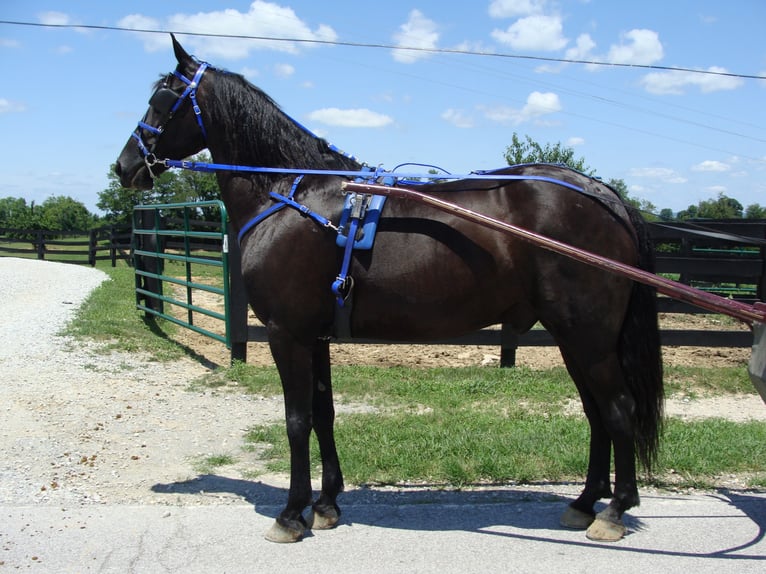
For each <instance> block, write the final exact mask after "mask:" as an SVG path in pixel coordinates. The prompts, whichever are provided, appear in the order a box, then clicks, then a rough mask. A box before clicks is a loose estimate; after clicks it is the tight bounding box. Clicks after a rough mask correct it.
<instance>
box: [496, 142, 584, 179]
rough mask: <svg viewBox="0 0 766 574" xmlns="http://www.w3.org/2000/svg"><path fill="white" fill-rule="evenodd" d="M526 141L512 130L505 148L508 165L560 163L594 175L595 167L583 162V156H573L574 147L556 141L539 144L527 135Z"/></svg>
mask: <svg viewBox="0 0 766 574" xmlns="http://www.w3.org/2000/svg"><path fill="white" fill-rule="evenodd" d="M524 138H525V140H526V141H523V142H522V141H521V140H520V139H519V136H518V134H517V133H516V132H513V137H512V139H511V145H509V146H508V147H507V148H506V149H505V160H506V161H507V162H508V165H518V164H524V163H562V164H564V165H567V166H569V167H571V168H572V169H576V170H577V171H581V172H583V173H584V174H586V175H590V176H592V175H594V174H595V173H596V170H595V169H591V168H590V167H589V166H588V165H586V163H585V158H575V154H574V148H571V147H567V146H564V145H562V144H561V142H557V143H556V144H554V145H551V144H549V143H546V144H545V146H541V145H540V144H539V143H537V142H536V141H535V140H533V139H532V138H531V137H529V136H528V135H525V136H524Z"/></svg>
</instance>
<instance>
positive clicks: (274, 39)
mask: <svg viewBox="0 0 766 574" xmlns="http://www.w3.org/2000/svg"><path fill="white" fill-rule="evenodd" d="M0 24H5V25H9V26H30V27H36V28H66V29H84V30H108V31H116V32H140V33H144V34H177V35H185V36H197V37H202V38H230V39H233V40H259V41H268V42H286V43H298V44H318V45H325V46H345V47H351V48H375V49H384V50H406V51H410V52H427V53H432V54H458V55H465V56H485V57H492V58H509V59H516V60H533V61H537V62H555V63H558V64H582V65H587V66H604V67H613V68H636V69H644V70H659V71H664V72H685V73H689V74H705V75H709V76H724V77H729V78H741V79H749V80H766V76H764V75H760V74H741V73H735V72H721V71H714V70H699V69H695V68H683V67H677V66H658V65H654V64H626V63H619V62H603V61H599V60H578V59H569V58H553V57H547V56H529V55H524V54H509V53H506V52H486V51H482V52H480V51H476V50H465V49H460V48H423V47H419V46H396V45H393V44H382V43H366V42H346V41H341V40H318V39H312V38H279V37H273V36H251V35H248V34H214V33H210V32H183V31H172V30H151V29H147V28H126V27H122V26H104V25H96V24H49V23H42V22H24V21H17V20H0Z"/></svg>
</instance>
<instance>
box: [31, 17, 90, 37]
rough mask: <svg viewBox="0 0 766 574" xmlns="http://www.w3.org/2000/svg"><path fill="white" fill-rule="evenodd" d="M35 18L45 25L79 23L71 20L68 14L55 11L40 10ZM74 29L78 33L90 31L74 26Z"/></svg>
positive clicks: (73, 24)
mask: <svg viewBox="0 0 766 574" xmlns="http://www.w3.org/2000/svg"><path fill="white" fill-rule="evenodd" d="M37 19H38V20H39V22H40V23H41V24H45V25H47V26H76V25H78V24H80V23H81V22H77V21H75V20H73V19H72V17H71V16H69V14H65V13H64V12H55V11H49V12H41V13H40V14H38V15H37ZM75 31H77V32H79V33H80V34H89V33H90V30H88V29H87V28H75Z"/></svg>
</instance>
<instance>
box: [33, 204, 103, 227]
mask: <svg viewBox="0 0 766 574" xmlns="http://www.w3.org/2000/svg"><path fill="white" fill-rule="evenodd" d="M37 209H38V210H39V214H38V215H39V224H40V227H42V228H43V229H50V230H54V231H87V230H89V229H90V228H91V227H93V224H94V223H95V221H96V218H95V217H94V216H93V214H92V213H90V212H89V211H88V208H87V207H85V205H84V204H83V203H81V202H79V201H76V200H74V199H72V198H71V197H64V196H53V197H49V198H48V199H46V200H45V201H44V202H43V203H42V205H40V206H39V208H37Z"/></svg>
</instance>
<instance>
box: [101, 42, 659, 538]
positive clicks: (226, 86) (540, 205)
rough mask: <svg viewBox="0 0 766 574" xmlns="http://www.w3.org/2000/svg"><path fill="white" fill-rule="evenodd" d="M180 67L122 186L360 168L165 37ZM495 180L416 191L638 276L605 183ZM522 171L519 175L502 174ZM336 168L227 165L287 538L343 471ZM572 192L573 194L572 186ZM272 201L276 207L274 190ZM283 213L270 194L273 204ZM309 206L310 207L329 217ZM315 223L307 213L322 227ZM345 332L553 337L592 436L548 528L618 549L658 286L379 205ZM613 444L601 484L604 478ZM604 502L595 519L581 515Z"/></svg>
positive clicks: (530, 174) (640, 240) (631, 499)
mask: <svg viewBox="0 0 766 574" xmlns="http://www.w3.org/2000/svg"><path fill="white" fill-rule="evenodd" d="M173 46H174V50H175V55H176V59H177V60H178V65H177V68H176V69H175V71H174V72H172V73H170V74H168V75H167V76H166V77H164V78H162V79H161V80H160V81H159V82H158V83H157V85H156V91H155V93H154V95H153V96H152V98H151V100H150V107H149V109H148V111H147V113H146V116H145V117H144V119H143V120H142V122H140V123H139V127H138V128H137V130H136V131H135V132H134V134H133V135H132V137H131V138H130V139H129V140H128V142H127V144H126V145H125V148H124V149H123V150H122V153H121V155H120V157H119V159H118V161H117V164H116V168H115V169H116V172H117V174H118V175H119V176H120V179H121V182H122V185H123V186H125V187H133V188H141V189H148V188H151V186H152V181H153V177H155V176H156V175H157V174H159V173H160V172H161V171H163V170H164V169H166V168H167V167H166V165H165V164H164V163H163V162H162V161H158V159H157V158H170V159H181V158H185V157H188V156H190V155H192V154H194V153H196V152H198V151H200V150H202V149H204V148H208V149H209V151H210V153H211V154H212V157H213V160H214V162H216V163H217V164H227V165H238V166H263V167H265V168H286V169H295V168H302V169H307V170H332V171H336V172H337V171H341V172H345V171H348V170H351V171H356V170H360V169H361V168H362V166H361V165H360V164H359V163H357V161H356V160H354V159H352V158H349V157H348V156H346V155H344V154H342V153H339V152H338V151H337V150H335V149H334V148H332V147H331V146H329V145H328V144H327V142H325V141H324V140H322V139H320V138H317V137H315V136H314V135H312V134H311V133H309V132H308V131H307V130H305V128H303V127H302V126H300V125H299V124H298V123H297V122H295V121H294V120H292V119H291V118H290V117H288V116H287V115H285V114H284V113H283V112H282V111H281V110H280V109H279V108H278V107H277V105H276V104H275V103H274V102H273V101H272V100H271V99H270V98H269V97H268V96H267V95H266V94H264V93H263V92H262V91H260V90H259V89H257V88H256V87H254V86H252V85H251V84H249V83H248V82H247V81H246V80H245V79H244V78H243V77H242V76H240V75H237V74H233V73H230V72H226V71H223V70H219V69H215V68H213V67H208V66H207V64H205V63H201V62H200V61H198V60H197V59H195V58H193V57H191V56H189V55H188V54H187V53H186V52H185V51H184V49H183V48H182V47H181V46H180V44H178V42H177V41H176V40H175V38H173ZM496 173H497V177H496V178H495V179H491V180H486V179H482V180H475V179H464V180H461V181H451V182H447V183H432V184H427V185H422V186H419V187H418V189H419V191H421V192H425V193H428V194H432V195H433V196H436V197H440V198H443V199H445V200H447V201H451V202H454V203H456V204H459V205H461V206H463V207H465V208H468V209H471V210H474V211H476V212H480V213H482V214H486V215H488V216H491V217H493V218H497V219H501V220H505V221H508V222H511V223H513V224H515V225H518V226H521V227H523V228H526V229H529V230H532V231H535V232H537V233H540V234H543V235H546V236H549V237H552V238H555V239H558V240H560V241H563V242H565V243H568V244H571V245H573V246H575V247H578V248H581V249H586V250H589V251H592V252H595V253H599V254H601V255H604V256H606V257H610V258H612V259H615V260H618V261H621V262H624V263H626V264H629V265H635V266H639V267H641V268H644V269H650V268H651V255H650V253H651V252H650V250H649V247H648V244H647V240H646V235H645V230H644V224H643V221H642V220H641V218H640V216H639V215H637V214H636V213H635V212H634V211H633V210H632V209H631V208H630V207H628V206H627V205H624V204H623V202H622V201H621V200H620V199H619V198H618V196H617V194H616V193H614V192H613V191H612V190H611V189H609V188H608V187H606V186H605V185H603V184H602V183H600V182H599V181H596V180H594V179H591V178H589V177H586V176H585V175H583V174H581V173H578V172H575V171H573V170H570V169H567V168H565V167H561V166H552V165H526V166H516V167H510V168H506V169H504V170H500V171H498V172H496ZM508 174H510V175H516V176H523V177H522V178H520V179H509V178H505V179H504V178H503V177H502V176H504V175H508ZM345 175H346V174H345V173H344V174H343V176H339V175H327V174H322V173H319V174H309V175H306V176H305V177H304V178H303V179H302V180H301V181H297V182H296V178H295V176H294V175H286V174H285V173H273V172H269V171H266V172H265V173H264V172H256V173H252V172H247V171H238V170H231V169H229V170H223V171H219V172H218V174H217V177H218V181H219V184H220V188H221V190H222V196H223V201H224V203H225V204H226V207H227V210H228V213H229V215H230V217H231V220H232V222H233V224H234V225H235V226H236V227H237V228H238V229H244V230H245V231H244V232H243V233H242V237H241V248H242V269H243V275H244V279H245V283H246V285H247V290H248V296H249V301H250V305H251V306H252V308H253V310H254V311H255V314H256V315H257V316H258V318H259V319H260V320H261V321H262V322H263V324H264V325H265V326H266V329H267V332H268V338H269V345H270V348H271V352H272V354H273V357H274V361H275V362H276V365H277V368H278V370H279V374H280V377H281V380H282V387H283V390H284V398H285V414H286V426H287V435H288V437H289V443H290V450H291V455H290V464H291V476H290V490H289V495H288V499H287V505H286V507H285V509H284V510H283V511H282V512H281V514H280V515H279V517H278V518H277V520H276V523H275V524H274V526H273V527H272V529H271V530H270V531H269V533H268V534H267V538H269V539H270V540H274V541H284V542H287V541H295V540H299V539H300V538H301V537H302V536H303V534H304V530H305V529H306V528H307V527H310V528H311V527H313V528H330V527H332V526H334V525H335V524H336V523H337V521H338V519H339V516H340V509H339V508H338V506H337V504H336V499H337V496H338V493H340V492H341V491H342V490H343V477H342V474H341V469H340V465H339V461H338V456H337V453H336V448H335V440H334V436H333V424H334V417H335V414H334V407H333V397H332V385H331V381H330V353H329V340H330V338H331V337H332V336H333V334H334V326H335V323H336V310H337V308H338V304H337V302H336V295H335V294H334V293H333V292H332V291H331V288H330V286H331V285H332V284H333V283H334V281H335V280H336V278H337V276H338V273H339V269H340V268H341V265H342V263H343V251H344V250H343V249H341V248H339V247H338V246H337V245H336V236H337V232H336V230H335V229H334V225H337V223H338V221H339V218H340V215H341V209H342V198H341V193H340V189H341V185H342V183H343V181H345V177H344V176H345ZM573 187H574V188H577V189H579V190H580V191H578V190H576V189H573ZM270 192H277V193H278V194H280V195H282V196H291V197H292V198H293V199H294V201H295V202H296V204H300V205H302V206H304V208H303V212H301V210H298V209H292V208H289V207H288V208H286V209H281V210H277V211H274V212H273V213H272V214H271V215H270V216H268V217H265V218H263V220H262V221H260V222H259V223H258V224H257V225H251V223H250V222H251V221H252V219H253V217H254V216H257V215H258V214H263V213H265V212H270V210H273V208H274V205H275V199H274V197H273V196H270ZM277 199H278V198H277ZM280 203H281V200H280ZM306 213H310V214H319V215H321V216H324V217H325V218H326V219H327V220H329V222H330V224H329V225H327V224H323V223H321V222H318V221H317V220H316V219H315V218H313V217H305V214H306ZM320 219H321V218H320ZM349 275H350V276H351V277H353V280H354V287H353V300H354V304H353V310H352V313H351V317H350V329H351V333H352V335H353V336H355V337H363V338H374V339H386V340H392V341H396V340H399V341H418V340H433V339H443V338H446V337H450V336H457V335H460V334H464V333H468V332H472V331H474V330H476V329H479V328H481V327H484V326H487V325H492V324H497V323H504V324H506V325H510V326H512V327H513V328H514V329H515V330H516V331H517V332H518V333H523V332H525V331H527V330H529V329H530V328H531V327H532V326H533V325H534V324H535V323H536V322H537V321H539V322H540V323H541V324H542V325H544V326H545V328H546V329H547V330H548V331H549V332H550V333H551V334H552V335H553V337H554V338H555V340H556V343H557V344H558V346H559V348H560V350H561V353H562V355H563V358H564V360H565V362H566V366H567V369H568V370H569V373H570V374H571V376H572V379H573V380H574V383H575V385H576V386H577V389H578V391H579V393H580V396H581V399H582V404H583V407H584V410H585V414H586V415H587V418H588V421H589V423H590V427H591V439H590V461H589V466H588V474H587V479H586V482H585V487H584V490H583V492H582V494H581V495H580V496H579V497H578V498H577V499H576V500H575V501H573V502H572V503H571V504H570V506H569V507H568V508H567V510H566V511H565V512H564V514H563V516H562V519H561V522H562V524H563V525H564V526H567V527H571V528H582V529H585V528H587V529H588V532H587V535H588V536H589V537H590V538H593V539H598V540H617V539H619V538H620V537H622V536H623V534H624V532H625V527H624V525H623V522H622V515H623V513H624V512H625V511H626V510H627V509H629V508H631V507H633V506H636V505H638V503H639V496H638V489H637V485H636V461H637V459H638V461H639V462H641V463H642V464H643V465H644V466H645V467H647V468H648V467H650V465H651V463H652V461H653V459H654V457H655V455H656V451H657V446H658V437H659V432H660V426H661V413H662V400H663V399H662V396H663V393H662V363H661V354H660V345H659V335H658V328H657V310H656V294H655V292H654V291H653V289H651V288H649V287H646V286H643V285H640V284H637V283H633V282H631V281H630V280H628V279H625V278H622V277H619V276H616V275H613V274H610V273H608V272H606V271H602V270H599V269H596V268H592V267H589V266H586V265H584V264H582V263H579V262H577V261H574V260H571V259H568V258H566V257H563V256H561V255H557V254H554V253H550V252H548V251H544V250H542V249H539V248H537V247H535V246H532V245H529V244H527V243H524V242H522V241H520V240H518V239H516V238H514V237H509V236H506V235H503V234H501V233H498V232H496V231H492V230H489V229H485V228H483V227H480V226H477V225H475V224H472V223H470V222H467V221H466V220H464V219H462V218H461V217H459V216H457V215H452V214H448V213H444V212H439V211H435V210H433V209H431V208H429V207H428V206H424V205H420V204H416V203H410V202H403V201H399V200H396V199H395V198H389V200H388V202H387V204H386V206H385V210H384V212H383V214H382V217H381V219H380V221H379V224H378V230H377V236H376V239H375V244H374V248H373V249H372V250H369V251H355V252H354V253H353V257H352V259H351V262H350V266H349ZM312 429H313V431H314V432H315V433H316V436H317V438H318V441H319V445H320V451H321V456H322V473H323V476H322V488H321V493H320V494H319V497H318V499H317V500H316V501H315V502H313V505H312V507H313V512H312V513H310V519H309V521H308V522H307V520H306V519H304V517H303V514H302V513H303V511H304V509H305V508H306V507H307V506H309V505H311V504H312V488H311V482H310V476H309V473H310V464H309V435H310V433H311V431H312ZM612 446H614V466H615V481H614V491H613V492H612V488H611V483H610V462H611V450H612ZM601 498H611V501H610V502H609V504H608V506H607V507H606V508H605V509H604V510H602V511H601V512H599V513H598V515H595V512H594V505H595V503H596V501H597V500H599V499H601Z"/></svg>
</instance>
